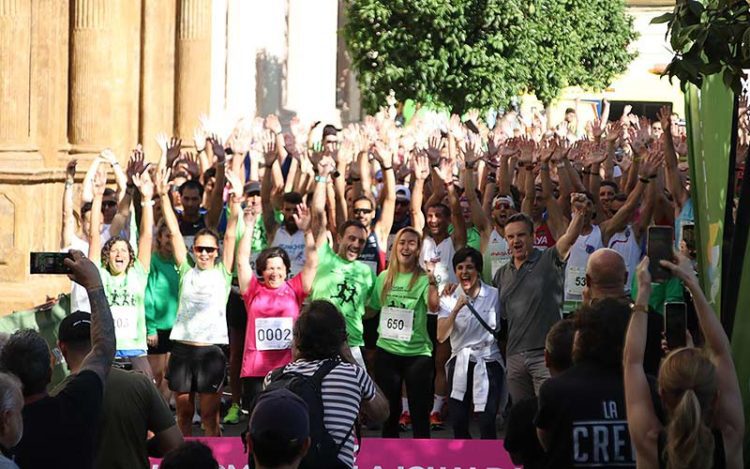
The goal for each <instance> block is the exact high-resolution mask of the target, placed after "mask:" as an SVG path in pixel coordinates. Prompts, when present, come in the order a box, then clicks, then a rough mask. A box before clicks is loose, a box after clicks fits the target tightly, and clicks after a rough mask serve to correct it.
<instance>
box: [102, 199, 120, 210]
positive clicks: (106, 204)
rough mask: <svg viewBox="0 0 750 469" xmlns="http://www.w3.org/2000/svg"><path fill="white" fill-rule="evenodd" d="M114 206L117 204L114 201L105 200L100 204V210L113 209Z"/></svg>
mask: <svg viewBox="0 0 750 469" xmlns="http://www.w3.org/2000/svg"><path fill="white" fill-rule="evenodd" d="M115 205H117V202H115V201H114V200H105V201H103V202H102V208H109V207H114V206H115Z"/></svg>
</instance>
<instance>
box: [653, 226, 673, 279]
mask: <svg viewBox="0 0 750 469" xmlns="http://www.w3.org/2000/svg"><path fill="white" fill-rule="evenodd" d="M673 239H674V228H672V227H671V226H650V227H649V228H648V242H647V243H646V255H648V258H649V264H648V270H649V272H651V280H652V281H653V282H656V283H663V282H665V281H667V280H669V278H670V277H671V276H672V274H671V273H670V272H669V270H667V269H665V268H664V267H662V266H661V264H660V263H659V261H661V260H667V261H671V260H672V259H673V258H674V255H673V254H672V240H673Z"/></svg>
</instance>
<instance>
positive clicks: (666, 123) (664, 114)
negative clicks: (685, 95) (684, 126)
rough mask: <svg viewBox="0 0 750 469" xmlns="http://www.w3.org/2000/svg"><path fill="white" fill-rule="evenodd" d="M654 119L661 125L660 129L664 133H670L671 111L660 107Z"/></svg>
mask: <svg viewBox="0 0 750 469" xmlns="http://www.w3.org/2000/svg"><path fill="white" fill-rule="evenodd" d="M656 117H657V118H658V119H659V122H660V123H661V129H662V130H663V131H664V133H667V132H670V131H671V128H672V109H671V108H670V107H669V106H662V107H660V108H659V112H657V113H656Z"/></svg>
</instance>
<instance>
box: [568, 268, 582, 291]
mask: <svg viewBox="0 0 750 469" xmlns="http://www.w3.org/2000/svg"><path fill="white" fill-rule="evenodd" d="M584 286H586V269H582V268H580V267H570V266H569V267H568V268H567V269H565V293H566V295H574V296H581V295H583V287H584Z"/></svg>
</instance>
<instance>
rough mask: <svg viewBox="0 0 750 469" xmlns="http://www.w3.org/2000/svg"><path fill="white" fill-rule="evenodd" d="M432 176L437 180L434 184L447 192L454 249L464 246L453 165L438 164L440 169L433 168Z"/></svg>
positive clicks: (461, 216)
mask: <svg viewBox="0 0 750 469" xmlns="http://www.w3.org/2000/svg"><path fill="white" fill-rule="evenodd" d="M432 172H433V174H434V175H436V176H437V177H438V178H439V181H435V182H436V183H438V184H440V185H442V186H443V187H445V190H446V191H447V192H448V204H449V205H450V209H451V223H452V224H453V234H451V237H452V238H453V245H454V246H455V248H456V249H461V248H462V247H464V246H466V222H465V221H464V215H463V213H462V212H461V203H460V202H459V200H458V193H457V192H456V187H455V185H454V184H453V164H452V163H451V162H450V161H449V160H443V161H441V162H440V167H439V168H435V169H434V170H433V171H432Z"/></svg>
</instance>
